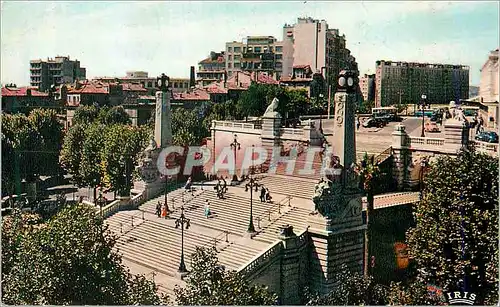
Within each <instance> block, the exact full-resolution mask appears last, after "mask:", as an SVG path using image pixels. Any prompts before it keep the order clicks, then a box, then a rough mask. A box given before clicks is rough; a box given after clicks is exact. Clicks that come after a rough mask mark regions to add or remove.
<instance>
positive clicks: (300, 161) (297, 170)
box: [276, 151, 322, 180]
mask: <svg viewBox="0 0 500 307" xmlns="http://www.w3.org/2000/svg"><path fill="white" fill-rule="evenodd" d="M306 159H308V155H307V151H305V152H304V153H301V154H300V155H298V156H297V159H296V161H295V167H294V168H293V172H290V173H288V171H287V168H288V164H287V163H279V164H278V165H277V167H276V174H278V175H285V176H293V177H299V178H307V179H313V180H319V178H321V168H322V158H321V156H320V155H319V153H316V155H315V156H314V159H313V161H312V164H311V165H308V164H307V162H306ZM310 168H311V169H313V171H310V172H311V174H301V171H302V170H303V169H310Z"/></svg>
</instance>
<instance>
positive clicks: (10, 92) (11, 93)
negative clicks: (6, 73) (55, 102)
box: [2, 86, 49, 97]
mask: <svg viewBox="0 0 500 307" xmlns="http://www.w3.org/2000/svg"><path fill="white" fill-rule="evenodd" d="M28 89H29V90H31V96H35V97H48V96H49V94H48V93H44V92H40V91H38V89H37V88H36V87H28V86H24V87H2V97H23V96H28Z"/></svg>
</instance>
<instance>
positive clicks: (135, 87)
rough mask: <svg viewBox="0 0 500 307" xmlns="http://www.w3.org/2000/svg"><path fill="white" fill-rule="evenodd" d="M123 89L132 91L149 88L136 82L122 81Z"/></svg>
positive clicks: (141, 90) (144, 90)
mask: <svg viewBox="0 0 500 307" xmlns="http://www.w3.org/2000/svg"><path fill="white" fill-rule="evenodd" d="M122 89H123V90H124V91H131V92H147V91H148V90H147V89H145V88H144V87H143V86H142V84H136V83H122Z"/></svg>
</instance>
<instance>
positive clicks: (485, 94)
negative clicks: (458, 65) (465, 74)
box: [479, 49, 499, 102]
mask: <svg viewBox="0 0 500 307" xmlns="http://www.w3.org/2000/svg"><path fill="white" fill-rule="evenodd" d="M498 87H499V86H498V49H496V50H493V51H491V52H490V54H489V55H488V59H487V60H486V62H485V63H484V65H483V67H481V79H480V82H479V96H481V98H482V100H483V101H484V102H494V101H497V102H498V101H499V99H498Z"/></svg>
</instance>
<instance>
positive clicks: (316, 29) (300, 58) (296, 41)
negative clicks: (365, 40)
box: [283, 17, 358, 92]
mask: <svg viewBox="0 0 500 307" xmlns="http://www.w3.org/2000/svg"><path fill="white" fill-rule="evenodd" d="M298 65H309V66H310V67H311V69H312V71H313V73H317V72H320V73H322V74H323V76H324V77H325V79H326V80H327V84H329V85H332V92H335V90H336V84H337V82H336V80H337V76H338V74H339V72H340V71H341V70H342V69H346V68H347V69H354V70H356V71H357V70H358V65H357V63H356V59H355V58H354V57H353V56H352V55H351V52H350V51H349V49H347V48H346V39H345V35H340V34H339V30H338V29H330V28H329V27H328V24H327V23H326V21H325V20H321V21H320V20H316V19H312V18H310V17H308V18H298V19H297V23H296V24H294V25H288V24H286V25H285V26H284V27H283V76H286V77H290V76H291V75H292V72H293V67H295V66H298Z"/></svg>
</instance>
